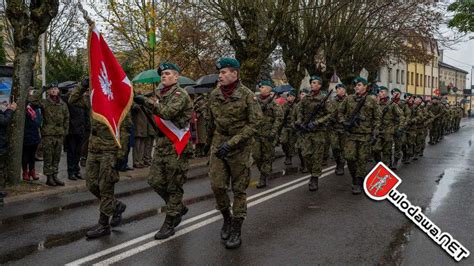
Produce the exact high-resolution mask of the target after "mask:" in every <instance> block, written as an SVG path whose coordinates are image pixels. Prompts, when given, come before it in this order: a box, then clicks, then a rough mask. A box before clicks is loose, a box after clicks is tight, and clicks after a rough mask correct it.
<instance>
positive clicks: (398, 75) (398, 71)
mask: <svg viewBox="0 0 474 266" xmlns="http://www.w3.org/2000/svg"><path fill="white" fill-rule="evenodd" d="M396 79H397V84H400V70H399V69H397V77H396Z"/></svg>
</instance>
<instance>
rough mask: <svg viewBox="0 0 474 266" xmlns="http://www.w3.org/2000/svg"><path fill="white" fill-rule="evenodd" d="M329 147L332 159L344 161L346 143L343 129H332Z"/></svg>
mask: <svg viewBox="0 0 474 266" xmlns="http://www.w3.org/2000/svg"><path fill="white" fill-rule="evenodd" d="M330 139H331V148H332V154H333V156H334V160H336V162H338V161H340V162H342V163H343V162H344V147H345V145H346V133H345V132H344V131H338V130H334V131H333V132H332V133H331V135H330Z"/></svg>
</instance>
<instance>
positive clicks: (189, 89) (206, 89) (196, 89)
mask: <svg viewBox="0 0 474 266" xmlns="http://www.w3.org/2000/svg"><path fill="white" fill-rule="evenodd" d="M184 89H185V90H186V91H187V92H188V93H189V94H199V93H208V92H210V91H212V90H213V89H214V87H192V86H187V87H185V88H184Z"/></svg>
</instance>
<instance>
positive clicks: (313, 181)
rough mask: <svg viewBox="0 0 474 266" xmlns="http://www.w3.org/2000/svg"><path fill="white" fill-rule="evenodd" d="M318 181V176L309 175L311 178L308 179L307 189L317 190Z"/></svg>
mask: <svg viewBox="0 0 474 266" xmlns="http://www.w3.org/2000/svg"><path fill="white" fill-rule="evenodd" d="M318 181H319V178H318V177H317V176H311V178H310V180H309V184H308V187H309V191H317V190H318V188H319V186H318Z"/></svg>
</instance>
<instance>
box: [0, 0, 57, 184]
mask: <svg viewBox="0 0 474 266" xmlns="http://www.w3.org/2000/svg"><path fill="white" fill-rule="evenodd" d="M58 7H59V0H43V1H28V3H25V1H22V0H6V15H7V17H8V19H9V21H10V23H11V25H12V28H13V43H14V46H15V59H14V73H13V87H12V95H13V97H14V99H15V101H16V102H17V104H18V109H17V112H15V115H14V120H13V123H12V126H11V127H10V128H9V132H8V139H9V140H10V143H9V144H10V152H11V154H10V156H9V162H8V165H9V171H8V173H9V174H8V178H9V180H8V181H9V183H10V184H16V183H17V182H18V180H19V176H20V170H21V155H22V154H21V153H22V146H23V134H24V127H25V102H26V97H27V91H28V88H29V86H31V84H32V80H33V72H34V70H33V69H34V66H35V60H36V53H37V52H38V38H39V36H40V35H41V34H42V33H44V32H45V31H46V29H47V28H48V26H49V23H50V22H51V20H52V19H53V18H54V17H55V16H56V14H57V12H58Z"/></svg>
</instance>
